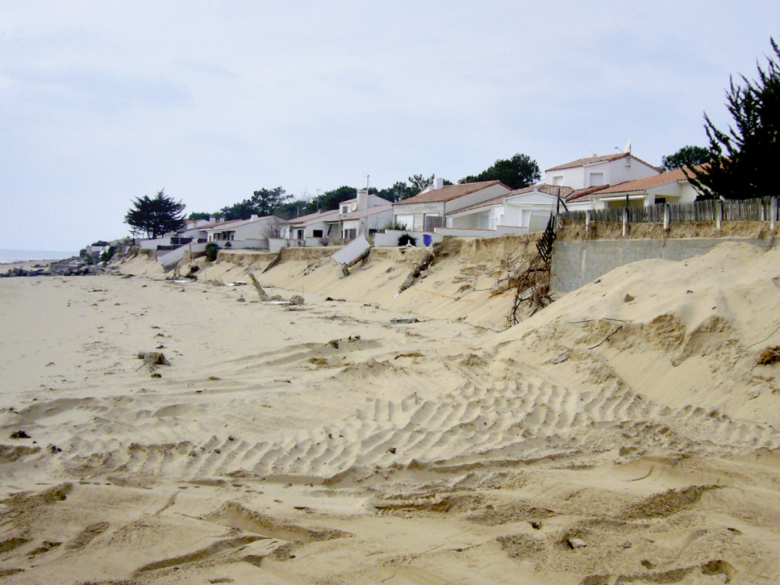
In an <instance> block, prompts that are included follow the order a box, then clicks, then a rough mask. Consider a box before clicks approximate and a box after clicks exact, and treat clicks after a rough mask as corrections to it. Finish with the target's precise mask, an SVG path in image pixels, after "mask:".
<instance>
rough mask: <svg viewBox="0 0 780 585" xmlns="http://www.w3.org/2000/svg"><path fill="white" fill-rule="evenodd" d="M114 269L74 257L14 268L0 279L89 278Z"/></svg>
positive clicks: (0, 276) (114, 269) (0, 275)
mask: <svg viewBox="0 0 780 585" xmlns="http://www.w3.org/2000/svg"><path fill="white" fill-rule="evenodd" d="M116 270H117V269H116V268H114V267H110V268H109V267H106V266H105V265H104V264H102V263H101V264H91V263H87V262H86V261H85V260H84V259H83V258H79V257H78V256H73V257H71V258H66V259H64V260H55V261H51V262H47V263H46V264H42V263H38V264H33V265H32V266H31V267H28V268H25V267H23V266H14V267H13V268H9V269H8V270H7V271H6V272H4V273H0V278H13V277H29V276H88V275H95V274H109V273H113V272H115V271H116Z"/></svg>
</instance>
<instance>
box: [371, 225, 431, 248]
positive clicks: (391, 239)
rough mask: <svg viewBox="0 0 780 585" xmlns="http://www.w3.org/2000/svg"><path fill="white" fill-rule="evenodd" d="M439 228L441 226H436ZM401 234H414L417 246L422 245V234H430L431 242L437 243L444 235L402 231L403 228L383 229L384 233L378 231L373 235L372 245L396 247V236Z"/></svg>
mask: <svg viewBox="0 0 780 585" xmlns="http://www.w3.org/2000/svg"><path fill="white" fill-rule="evenodd" d="M438 229H441V228H437V230H438ZM401 234H409V235H411V236H414V238H415V239H416V240H417V247H418V248H422V247H423V236H424V235H429V236H431V238H432V240H433V243H434V244H438V243H439V242H442V241H443V240H444V236H443V235H441V234H439V233H435V234H431V233H428V232H414V231H412V232H410V231H404V230H385V232H384V233H382V232H380V233H378V234H376V235H374V247H375V248H397V247H398V238H400V237H401Z"/></svg>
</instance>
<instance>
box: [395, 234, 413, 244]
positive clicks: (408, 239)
mask: <svg viewBox="0 0 780 585" xmlns="http://www.w3.org/2000/svg"><path fill="white" fill-rule="evenodd" d="M406 244H411V245H412V246H416V245H417V238H415V237H414V236H413V235H411V234H406V233H404V234H401V235H400V236H399V238H398V245H399V246H405V245H406Z"/></svg>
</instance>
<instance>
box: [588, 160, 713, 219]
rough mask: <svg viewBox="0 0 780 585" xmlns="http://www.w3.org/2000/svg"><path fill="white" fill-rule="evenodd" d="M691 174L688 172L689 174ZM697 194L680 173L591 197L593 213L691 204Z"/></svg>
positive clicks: (633, 182)
mask: <svg viewBox="0 0 780 585" xmlns="http://www.w3.org/2000/svg"><path fill="white" fill-rule="evenodd" d="M689 172H690V171H689ZM697 195H698V193H697V192H696V189H694V187H693V185H691V184H690V182H689V181H688V177H687V176H686V175H685V172H684V171H683V170H682V169H676V170H674V171H669V172H668V173H662V174H660V175H655V176H652V177H648V178H646V179H639V180H638V181H629V182H627V183H621V184H620V185H614V186H612V187H608V188H607V189H603V190H600V191H597V192H595V193H592V194H591V195H590V197H591V199H592V200H593V204H594V207H595V208H596V209H604V208H607V207H625V206H626V202H628V205H629V206H630V207H642V206H647V205H656V204H662V203H669V204H675V203H693V202H694V201H696V196H697Z"/></svg>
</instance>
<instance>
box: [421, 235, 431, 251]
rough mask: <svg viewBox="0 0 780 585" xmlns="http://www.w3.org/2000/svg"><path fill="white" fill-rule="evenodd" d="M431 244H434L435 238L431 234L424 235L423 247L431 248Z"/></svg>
mask: <svg viewBox="0 0 780 585" xmlns="http://www.w3.org/2000/svg"><path fill="white" fill-rule="evenodd" d="M431 244H433V236H432V235H430V234H423V245H424V246H425V247H426V248H430V247H431Z"/></svg>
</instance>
